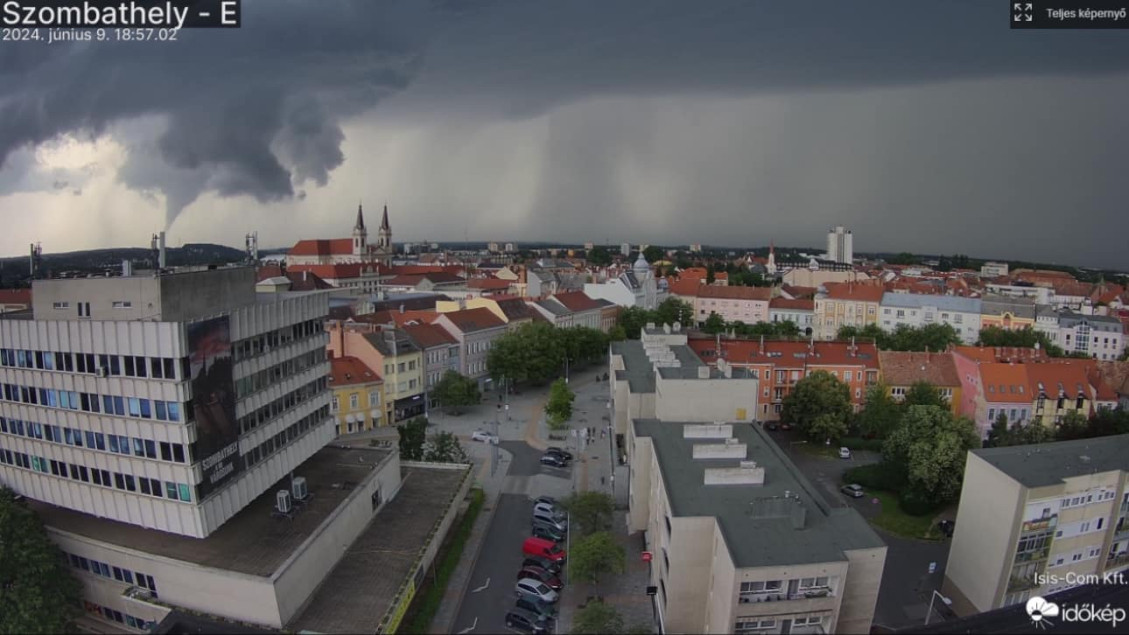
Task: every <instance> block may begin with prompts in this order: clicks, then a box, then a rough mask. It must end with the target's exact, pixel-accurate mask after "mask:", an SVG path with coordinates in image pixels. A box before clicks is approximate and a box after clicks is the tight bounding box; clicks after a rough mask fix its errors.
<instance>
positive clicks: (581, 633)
mask: <svg viewBox="0 0 1129 635" xmlns="http://www.w3.org/2000/svg"><path fill="white" fill-rule="evenodd" d="M624 632H625V631H624V626H623V616H622V615H620V614H619V611H617V610H615V609H614V608H612V607H610V606H608V605H607V604H604V603H603V602H589V603H587V604H585V605H584V608H582V609H579V610H577V611H576V613H574V614H573V616H572V633H573V635H601V634H603V633H607V634H608V635H620V634H621V633H624ZM647 632H648V633H649V632H650V631H647Z"/></svg>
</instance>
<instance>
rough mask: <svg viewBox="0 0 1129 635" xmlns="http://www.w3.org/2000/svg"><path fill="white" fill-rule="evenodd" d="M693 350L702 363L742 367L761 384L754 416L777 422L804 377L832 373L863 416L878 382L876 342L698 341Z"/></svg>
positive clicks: (761, 419) (693, 344)
mask: <svg viewBox="0 0 1129 635" xmlns="http://www.w3.org/2000/svg"><path fill="white" fill-rule="evenodd" d="M689 346H690V348H691V350H693V351H694V353H695V354H696V355H697V356H698V357H699V358H700V359H701V361H702V363H705V364H708V365H710V366H716V365H717V364H718V362H719V361H722V360H723V361H724V362H725V363H726V364H727V365H729V366H731V367H732V368H735V369H742V370H744V371H745V372H746V373H748V374H749V375H750V376H751V377H752V378H753V379H756V380H758V382H759V388H760V390H759V391H758V392H757V395H756V401H757V406H756V411H755V414H754V417H755V418H756V419H757V420H759V421H776V420H778V419H780V413H781V411H782V410H783V408H784V398H785V397H787V396H788V394H789V393H790V392H792V389H793V388H794V387H795V385H796V383H798V382H799V381H800V379H802V378H804V377H807V376H808V375H810V374H811V373H813V372H815V371H817V370H823V371H827V372H828V373H830V374H831V375H832V376H833V377H835V378H836V379H838V380H839V381H841V382H843V383H845V384H846V385H847V388H848V390H849V393H850V398H851V404H852V405H853V407H854V409H855V411H856V412H858V411H859V410H860V409H861V408H862V406H863V404H864V403H865V402H866V391H867V388H869V387H870V386H872V385H874V384H876V383H878V379H879V374H880V368H879V358H878V349H877V348H876V347H875V346H874V344H871V343H854V342H784V341H774V340H766V339H764V338H760V339H759V340H743V339H725V338H705V337H703V338H694V339H692V340H690V341H689Z"/></svg>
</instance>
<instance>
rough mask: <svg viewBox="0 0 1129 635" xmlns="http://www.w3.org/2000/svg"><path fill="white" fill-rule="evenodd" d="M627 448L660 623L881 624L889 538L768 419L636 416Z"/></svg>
mask: <svg viewBox="0 0 1129 635" xmlns="http://www.w3.org/2000/svg"><path fill="white" fill-rule="evenodd" d="M627 448H628V452H629V463H630V465H631V472H630V508H629V514H628V523H629V528H628V530H629V531H630V532H636V531H644V532H646V533H645V536H646V543H647V549H648V550H649V551H651V552H652V554H653V559H652V560H651V580H652V584H653V585H655V586H657V587H658V591H657V594H656V596H655V598H654V602H655V609H656V614H657V617H658V620H659V622H660V626H661V629H662V630H661V631H660V632H672V633H739V634H752V633H757V634H759V633H867V632H869V631H870V626H871V622H872V620H873V617H874V608H875V605H876V603H877V600H878V589H879V586H880V583H881V580H882V570H883V567H884V565H885V561H886V546H885V545H884V544H883V542H882V541H881V540H880V539H879V537H878V536H877V534H875V532H874V531H873V530H872V529H871V528H870V526H869V525H867V523H866V521H865V520H863V519H862V517H861V516H859V514H858V513H857V512H855V511H854V510H853V509H845V508H835V509H833V508H831V506H830V505H828V503H827V501H825V500H824V499H823V498H822V496H821V495H820V494H819V493H818V492H817V491H816V490H815V488H814V487H813V486H812V485H811V484H810V483H809V482H807V480H806V479H805V478H804V477H803V476H801V475H800V474H799V473H798V472H797V470H796V468H795V466H794V465H793V464H792V463H791V462H790V461H789V460H788V459H787V457H786V456H785V455H784V453H783V452H782V451H781V450H780V448H779V447H778V446H777V445H776V443H775V442H774V441H772V440H771V439H769V438H768V437H767V436H766V435H765V433H764V432H763V430H762V429H761V428H760V427H759V426H750V425H748V424H728V423H726V424H714V423H683V422H676V421H670V420H667V421H662V420H658V419H636V420H634V421H633V422H632V425H631V427H630V428H629V435H628V443H627Z"/></svg>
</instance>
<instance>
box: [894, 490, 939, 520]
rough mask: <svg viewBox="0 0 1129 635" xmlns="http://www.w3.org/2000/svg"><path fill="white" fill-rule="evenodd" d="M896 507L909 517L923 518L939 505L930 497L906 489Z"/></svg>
mask: <svg viewBox="0 0 1129 635" xmlns="http://www.w3.org/2000/svg"><path fill="white" fill-rule="evenodd" d="M898 506H899V507H901V508H902V511H904V512H905V513H907V514H909V515H910V516H925V515H926V514H931V513H933V512H934V511H936V510H937V509H938V508H939V507H940V505H938V504H937V502H936V501H934V500H933V499H932V498H931V497H929V496H927V495H924V494H920V493H918V492H915V491H913V490H912V489H907V490H906V491H905V492H902V496H901V498H900V499H898Z"/></svg>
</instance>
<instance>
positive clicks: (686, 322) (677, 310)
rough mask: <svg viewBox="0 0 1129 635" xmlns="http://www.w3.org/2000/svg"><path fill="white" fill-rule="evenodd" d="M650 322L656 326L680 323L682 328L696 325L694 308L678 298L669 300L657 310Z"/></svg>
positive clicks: (664, 301)
mask: <svg viewBox="0 0 1129 635" xmlns="http://www.w3.org/2000/svg"><path fill="white" fill-rule="evenodd" d="M650 321H651V322H654V323H655V324H674V323H675V322H680V323H681V324H682V326H690V325H691V324H693V323H694V307H693V306H691V305H690V304H689V303H688V302H683V301H682V300H679V299H678V298H667V299H665V300H663V301H662V302H660V303H659V306H658V307H656V308H655V310H654V312H653V313H652V314H651V319H650Z"/></svg>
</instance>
